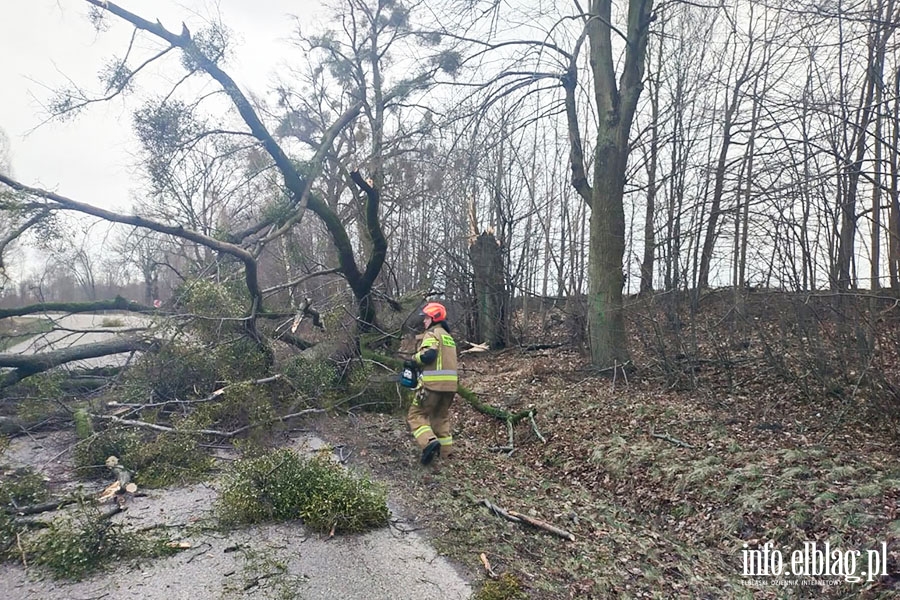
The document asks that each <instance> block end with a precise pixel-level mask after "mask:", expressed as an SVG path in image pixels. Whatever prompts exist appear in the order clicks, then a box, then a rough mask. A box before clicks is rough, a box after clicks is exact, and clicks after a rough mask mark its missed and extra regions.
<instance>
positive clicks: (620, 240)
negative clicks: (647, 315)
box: [588, 134, 629, 368]
mask: <svg viewBox="0 0 900 600" xmlns="http://www.w3.org/2000/svg"><path fill="white" fill-rule="evenodd" d="M601 135H602V134H601ZM627 159H628V156H627V149H626V150H624V151H623V150H621V149H619V148H616V147H614V146H613V145H612V144H610V143H608V142H607V143H606V144H604V143H603V141H602V139H601V136H600V135H598V146H597V151H596V154H595V162H594V186H593V202H592V210H591V222H590V227H591V233H590V239H591V243H590V251H589V255H588V294H589V297H588V334H589V339H590V344H591V358H592V362H593V364H594V365H595V366H598V367H601V368H605V367H609V366H612V365H614V364H616V363H617V362H618V363H619V364H621V363H624V362H626V361H628V360H629V354H628V347H627V343H626V336H625V318H624V314H623V298H622V290H623V288H624V286H625V275H624V272H623V271H622V266H623V260H622V259H623V257H624V256H625V208H624V205H623V202H622V198H623V192H624V188H625V163H626V161H627Z"/></svg>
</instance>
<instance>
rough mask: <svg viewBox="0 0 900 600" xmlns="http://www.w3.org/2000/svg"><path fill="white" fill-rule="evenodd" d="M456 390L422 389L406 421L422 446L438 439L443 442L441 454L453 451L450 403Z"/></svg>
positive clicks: (445, 455)
mask: <svg viewBox="0 0 900 600" xmlns="http://www.w3.org/2000/svg"><path fill="white" fill-rule="evenodd" d="M455 395H456V392H435V391H432V390H426V389H420V390H419V391H418V392H417V393H416V398H415V400H413V403H412V405H411V406H410V407H409V413H407V415H406V422H407V423H409V429H410V431H412V434H413V437H414V438H416V443H417V444H418V445H419V447H420V448H424V447H425V446H427V445H428V444H429V443H431V442H433V441H434V440H437V441H439V442H440V443H441V456H443V457H447V456H449V455H450V454H451V453H452V452H453V436H452V435H450V404H451V403H452V402H453V397H454V396H455Z"/></svg>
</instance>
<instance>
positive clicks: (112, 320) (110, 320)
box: [100, 317, 125, 327]
mask: <svg viewBox="0 0 900 600" xmlns="http://www.w3.org/2000/svg"><path fill="white" fill-rule="evenodd" d="M124 326H125V321H124V320H123V319H120V318H118V317H103V320H102V321H100V327H124Z"/></svg>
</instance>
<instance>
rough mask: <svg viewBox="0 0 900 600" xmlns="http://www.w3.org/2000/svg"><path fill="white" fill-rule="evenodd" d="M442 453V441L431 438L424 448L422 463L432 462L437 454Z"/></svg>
mask: <svg viewBox="0 0 900 600" xmlns="http://www.w3.org/2000/svg"><path fill="white" fill-rule="evenodd" d="M440 453H441V443H440V442H439V441H437V440H431V441H430V442H428V445H427V446H425V448H424V449H423V450H422V464H423V465H427V464H430V463H431V461H433V460H434V458H435V457H436V456H438V455H439V454H440Z"/></svg>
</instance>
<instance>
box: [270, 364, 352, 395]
mask: <svg viewBox="0 0 900 600" xmlns="http://www.w3.org/2000/svg"><path fill="white" fill-rule="evenodd" d="M281 372H282V374H283V375H284V376H285V377H286V378H287V379H288V380H289V381H290V382H291V384H292V385H293V386H294V388H296V389H297V391H299V392H301V393H302V394H305V395H307V396H309V397H311V398H320V397H321V396H322V395H323V394H325V393H326V392H327V391H329V390H330V389H332V388H333V387H334V386H335V385H337V383H338V374H337V372H336V371H335V369H334V366H333V365H332V364H331V363H330V362H329V361H328V360H327V359H322V360H313V359H310V358H307V357H305V356H299V355H298V356H294V357H292V358H290V359H288V360H287V361H285V363H284V365H282V367H281Z"/></svg>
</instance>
